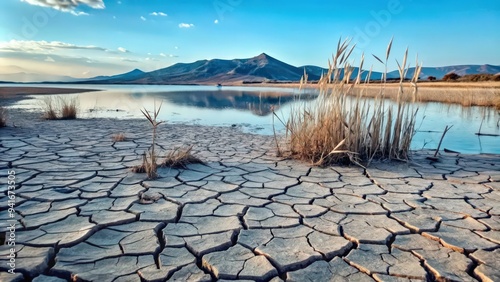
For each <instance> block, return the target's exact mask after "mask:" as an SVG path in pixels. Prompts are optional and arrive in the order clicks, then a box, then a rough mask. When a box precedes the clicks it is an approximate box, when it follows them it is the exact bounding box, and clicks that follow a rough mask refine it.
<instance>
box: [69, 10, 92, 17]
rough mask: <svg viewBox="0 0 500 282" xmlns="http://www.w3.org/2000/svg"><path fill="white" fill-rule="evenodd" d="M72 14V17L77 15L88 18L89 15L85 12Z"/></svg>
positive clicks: (73, 12)
mask: <svg viewBox="0 0 500 282" xmlns="http://www.w3.org/2000/svg"><path fill="white" fill-rule="evenodd" d="M71 14H72V15H75V16H77V17H78V16H88V15H89V14H88V13H85V12H75V11H71Z"/></svg>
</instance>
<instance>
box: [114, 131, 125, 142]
mask: <svg viewBox="0 0 500 282" xmlns="http://www.w3.org/2000/svg"><path fill="white" fill-rule="evenodd" d="M111 139H112V140H113V142H123V141H125V134H123V133H118V134H114V135H113V136H111Z"/></svg>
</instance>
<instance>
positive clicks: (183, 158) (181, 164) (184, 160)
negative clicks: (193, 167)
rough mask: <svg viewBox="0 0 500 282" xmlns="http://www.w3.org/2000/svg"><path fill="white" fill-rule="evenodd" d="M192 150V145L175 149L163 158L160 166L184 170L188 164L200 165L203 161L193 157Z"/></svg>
mask: <svg viewBox="0 0 500 282" xmlns="http://www.w3.org/2000/svg"><path fill="white" fill-rule="evenodd" d="M192 150H193V145H191V146H188V147H179V148H175V149H173V150H172V151H170V152H169V153H168V154H167V155H166V156H165V160H164V161H163V162H162V163H161V165H162V166H163V167H171V168H184V169H186V168H187V165H189V164H202V163H203V161H201V160H200V159H199V158H198V157H196V156H194V155H193V154H192Z"/></svg>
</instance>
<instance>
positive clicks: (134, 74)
mask: <svg viewBox="0 0 500 282" xmlns="http://www.w3.org/2000/svg"><path fill="white" fill-rule="evenodd" d="M144 73H145V72H143V71H141V70H140V69H134V70H132V71H129V72H126V73H122V74H116V75H111V76H103V75H101V76H96V77H92V78H88V79H80V80H85V81H97V80H110V79H134V78H135V77H138V76H140V75H142V74H144Z"/></svg>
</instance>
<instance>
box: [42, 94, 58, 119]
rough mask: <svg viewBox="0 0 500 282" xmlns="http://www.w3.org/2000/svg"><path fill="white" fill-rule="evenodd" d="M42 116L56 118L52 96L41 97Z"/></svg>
mask: <svg viewBox="0 0 500 282" xmlns="http://www.w3.org/2000/svg"><path fill="white" fill-rule="evenodd" d="M42 103H43V105H42V107H43V118H44V119H50V120H53V119H57V113H56V106H55V101H54V98H53V97H52V96H47V97H44V98H43V99H42Z"/></svg>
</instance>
